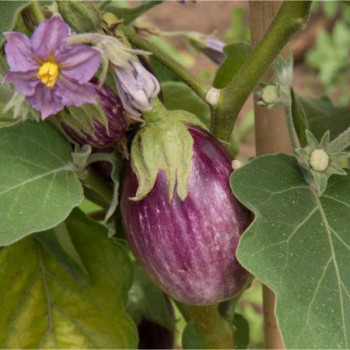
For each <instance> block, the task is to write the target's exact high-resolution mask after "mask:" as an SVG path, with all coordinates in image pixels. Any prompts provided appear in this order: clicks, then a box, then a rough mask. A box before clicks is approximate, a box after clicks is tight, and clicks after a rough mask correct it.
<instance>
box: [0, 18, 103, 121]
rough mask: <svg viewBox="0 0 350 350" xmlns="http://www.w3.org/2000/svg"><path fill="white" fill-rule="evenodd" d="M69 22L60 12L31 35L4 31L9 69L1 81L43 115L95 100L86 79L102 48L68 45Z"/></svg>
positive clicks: (93, 91) (90, 74)
mask: <svg viewBox="0 0 350 350" xmlns="http://www.w3.org/2000/svg"><path fill="white" fill-rule="evenodd" d="M69 34H70V28H69V26H68V25H67V24H66V23H65V22H64V21H63V20H62V18H61V17H60V16H59V15H53V16H52V17H51V18H49V19H47V20H46V21H44V22H43V23H41V24H40V25H39V26H38V28H37V29H36V30H35V31H34V33H33V35H32V37H31V39H29V38H28V37H26V36H25V35H23V34H21V33H18V32H8V33H5V37H6V39H7V43H6V46H5V52H6V58H7V61H8V64H9V66H10V70H9V71H8V72H7V75H6V77H5V79H4V82H10V83H13V84H14V86H15V88H16V90H17V91H18V92H19V93H21V94H22V95H23V96H24V97H25V98H26V100H27V101H28V102H29V103H30V104H31V105H32V106H33V107H34V108H35V109H37V110H39V111H40V112H41V117H42V118H43V119H44V118H46V117H48V116H49V115H51V114H55V113H57V112H58V111H60V110H61V109H63V107H64V106H70V105H75V106H81V105H83V104H84V103H96V100H95V95H96V91H95V88H94V86H92V85H91V84H90V83H89V81H90V79H91V78H92V77H93V76H94V74H95V73H96V71H97V69H98V67H99V64H100V57H101V52H100V50H98V49H96V48H92V47H89V46H86V45H68V44H67V42H66V41H67V38H68V36H69Z"/></svg>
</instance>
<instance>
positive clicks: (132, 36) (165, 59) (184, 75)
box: [118, 25, 210, 100]
mask: <svg viewBox="0 0 350 350" xmlns="http://www.w3.org/2000/svg"><path fill="white" fill-rule="evenodd" d="M118 29H120V30H121V31H122V32H123V33H124V34H125V36H126V37H127V39H128V40H129V41H130V43H131V44H132V45H134V46H136V47H137V48H138V49H142V50H145V51H149V52H151V53H152V54H153V57H154V58H155V59H156V60H157V61H159V62H160V63H161V64H163V65H164V66H165V67H167V68H168V69H170V70H171V71H172V72H173V73H175V74H176V75H177V76H178V77H179V78H180V79H181V80H183V81H184V82H185V83H186V84H187V85H188V86H189V87H190V88H191V89H192V90H193V91H194V92H195V93H197V95H198V96H199V97H201V98H202V99H203V100H206V95H207V93H208V91H209V89H210V87H209V86H207V85H206V84H205V83H204V82H202V81H201V80H200V79H198V78H197V77H196V76H195V75H194V74H192V73H191V72H189V71H188V70H187V69H186V68H185V67H183V66H182V65H181V64H180V63H179V62H177V61H176V60H174V59H173V58H172V57H170V56H169V55H168V54H166V53H165V52H164V51H162V50H161V49H160V48H159V47H157V46H156V45H154V44H152V43H151V42H149V41H147V40H146V39H144V38H142V37H141V36H139V35H138V34H136V33H135V31H134V30H132V29H130V28H129V27H126V26H125V25H120V26H119V27H118Z"/></svg>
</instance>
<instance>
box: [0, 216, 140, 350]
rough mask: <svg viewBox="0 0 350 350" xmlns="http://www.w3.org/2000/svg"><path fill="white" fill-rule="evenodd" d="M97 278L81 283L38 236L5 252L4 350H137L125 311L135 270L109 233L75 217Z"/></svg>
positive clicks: (1, 269) (1, 281)
mask: <svg viewBox="0 0 350 350" xmlns="http://www.w3.org/2000/svg"><path fill="white" fill-rule="evenodd" d="M67 227H68V230H69V231H70V234H71V238H72V242H73V244H74V245H75V247H76V249H77V252H78V254H79V255H80V257H81V259H82V261H83V263H84V266H85V267H86V270H87V272H88V274H89V277H90V283H89V284H88V285H83V284H80V283H79V282H77V281H76V280H73V279H72V278H71V277H70V275H69V274H68V273H67V272H66V271H65V270H64V269H63V268H62V267H61V265H60V264H59V263H58V262H57V261H56V260H55V259H54V258H53V256H52V255H51V254H50V253H49V252H48V251H46V249H45V248H44V247H43V246H42V245H41V244H40V243H38V242H37V241H36V240H35V239H34V238H33V237H28V238H25V239H23V240H21V241H20V242H18V243H15V244H13V245H11V246H9V247H7V248H2V249H1V250H0V300H1V313H0V347H1V348H18V349H23V348H60V349H61V348H68V349H70V348H82V349H85V348H95V349H96V348H97V349H101V348H110V349H112V348H113V349H123V348H124V349H125V348H135V347H136V345H137V333H136V328H135V325H134V324H133V322H132V321H131V320H130V318H129V317H128V315H127V314H126V312H125V305H126V301H127V293H128V290H129V288H130V285H131V282H132V268H131V263H130V260H129V257H128V255H127V253H126V252H125V251H124V248H123V247H122V246H121V245H119V244H118V243H115V242H114V241H112V240H109V239H108V238H107V232H106V231H107V230H106V229H105V228H104V227H103V226H101V225H100V224H97V223H95V222H93V221H91V220H89V219H88V218H87V217H86V216H85V215H84V214H83V213H81V212H80V211H78V210H75V211H74V212H73V213H72V215H71V216H70V217H69V219H68V220H67Z"/></svg>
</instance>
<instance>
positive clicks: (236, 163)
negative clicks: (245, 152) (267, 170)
mask: <svg viewBox="0 0 350 350" xmlns="http://www.w3.org/2000/svg"><path fill="white" fill-rule="evenodd" d="M231 166H232V169H233V170H237V169H239V168H242V166H243V163H242V162H240V161H239V160H237V159H235V160H233V161H232V163H231Z"/></svg>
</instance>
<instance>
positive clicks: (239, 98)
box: [212, 1, 311, 141]
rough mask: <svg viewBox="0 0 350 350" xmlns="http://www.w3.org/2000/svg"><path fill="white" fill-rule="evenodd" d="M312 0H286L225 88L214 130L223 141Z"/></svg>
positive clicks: (216, 112) (300, 21) (218, 107)
mask: <svg viewBox="0 0 350 350" xmlns="http://www.w3.org/2000/svg"><path fill="white" fill-rule="evenodd" d="M310 5H311V1H285V2H284V3H283V5H282V6H281V9H280V10H279V12H278V13H277V16H276V17H275V19H274V20H273V22H272V23H271V26H270V27H269V29H268V30H267V31H266V33H265V35H264V37H263V38H262V40H261V41H260V43H259V44H258V45H257V46H256V48H255V49H254V51H253V53H252V54H251V56H250V57H249V59H248V60H247V61H246V62H245V63H244V64H243V66H242V67H241V69H240V70H239V72H238V73H237V74H236V75H235V77H234V79H233V80H232V81H231V82H230V83H229V84H228V85H227V86H226V87H225V88H224V89H223V90H222V91H221V95H220V99H219V102H218V104H217V106H216V107H214V108H213V117H212V131H213V133H214V134H215V135H216V136H217V137H218V138H219V139H221V140H224V141H228V140H229V139H230V138H231V134H232V130H233V127H234V123H235V121H236V119H237V116H238V113H239V112H240V110H241V108H242V106H243V104H244V102H245V101H246V100H247V98H248V96H249V95H250V93H251V92H252V91H253V89H254V87H255V86H256V84H257V83H258V82H259V80H260V78H261V77H262V76H263V74H264V73H265V71H266V70H267V69H268V68H269V67H270V65H271V63H272V62H273V61H274V59H275V58H276V57H277V55H278V54H279V53H280V52H281V50H282V49H283V47H284V46H285V44H286V43H287V42H288V41H289V39H290V38H291V37H292V36H293V35H294V34H295V33H296V32H297V31H298V30H299V29H301V28H302V26H303V24H304V23H305V21H306V20H307V18H308V15H309V9H310Z"/></svg>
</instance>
